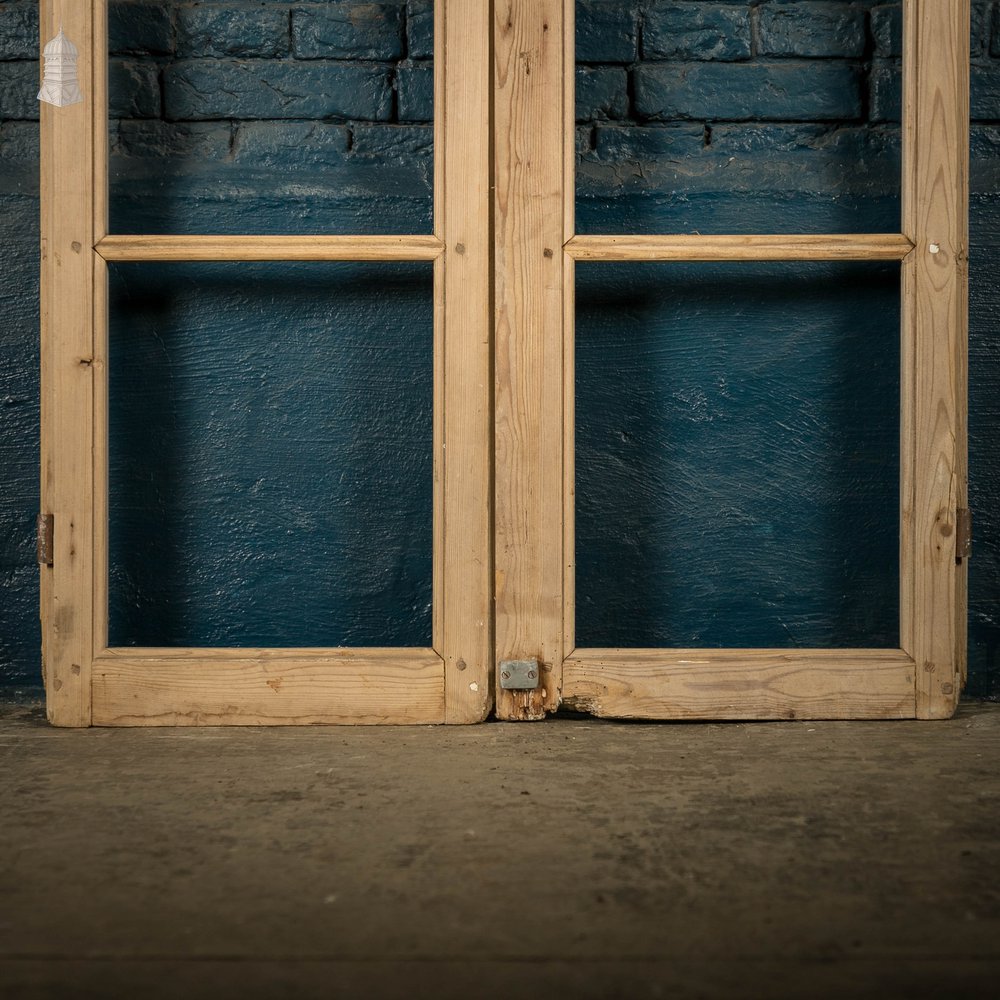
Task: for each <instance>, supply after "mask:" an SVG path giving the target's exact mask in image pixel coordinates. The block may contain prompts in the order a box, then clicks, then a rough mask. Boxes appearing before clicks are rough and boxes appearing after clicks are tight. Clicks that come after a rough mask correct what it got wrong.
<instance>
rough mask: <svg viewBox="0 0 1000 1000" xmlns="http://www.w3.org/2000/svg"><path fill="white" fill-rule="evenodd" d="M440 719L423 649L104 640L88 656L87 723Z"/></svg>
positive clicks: (434, 665) (436, 664) (437, 661)
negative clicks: (157, 645)
mask: <svg viewBox="0 0 1000 1000" xmlns="http://www.w3.org/2000/svg"><path fill="white" fill-rule="evenodd" d="M443 721H444V684H443V664H442V662H441V658H440V657H439V656H438V655H437V653H435V652H434V650H432V649H341V650H307V649H301V650H288V649H271V650H267V649H242V650H239V649H227V650H221V649H203V650H198V649H170V650H154V649H144V650H130V649H116V650H115V649H113V650H106V651H104V652H103V653H102V654H101V655H100V656H98V657H97V658H96V659H95V661H94V714H93V724H94V725H97V726H262V725H270V726H290V725H316V724H324V723H336V724H339V725H373V724H412V725H417V724H436V723H441V722H443Z"/></svg>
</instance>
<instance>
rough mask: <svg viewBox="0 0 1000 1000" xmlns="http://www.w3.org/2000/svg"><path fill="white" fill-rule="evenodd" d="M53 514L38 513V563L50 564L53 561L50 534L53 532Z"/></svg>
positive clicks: (42, 564) (41, 564)
mask: <svg viewBox="0 0 1000 1000" xmlns="http://www.w3.org/2000/svg"><path fill="white" fill-rule="evenodd" d="M55 521H56V519H55V516H54V515H53V514H39V515H38V564H39V566H51V565H52V563H53V561H54V560H53V550H52V536H53V534H54V532H55Z"/></svg>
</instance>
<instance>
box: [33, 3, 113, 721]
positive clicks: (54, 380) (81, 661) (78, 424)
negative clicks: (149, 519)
mask: <svg viewBox="0 0 1000 1000" xmlns="http://www.w3.org/2000/svg"><path fill="white" fill-rule="evenodd" d="M39 27H40V36H41V37H40V39H39V41H40V45H44V44H45V43H46V42H48V41H49V40H50V39H51V38H53V37H54V36H55V35H56V34H57V33H58V31H59V30H60V27H62V28H63V30H64V31H65V32H66V34H67V36H68V37H69V38H70V39H72V40H73V42H74V44H75V45H76V46H77V48H78V49H79V54H80V58H79V63H78V74H79V80H80V86H81V89H82V90H83V93H84V101H83V102H82V103H78V104H73V105H70V106H69V107H63V108H55V107H52V106H51V105H48V104H41V105H40V108H41V177H40V197H41V241H42V245H41V330H42V334H41V336H42V348H41V419H42V427H43V432H42V439H41V444H42V478H41V506H42V512H43V513H44V514H51V515H52V516H53V553H52V554H53V559H52V565H51V566H42V567H41V576H42V578H41V615H42V622H43V626H42V635H43V638H42V662H43V672H44V677H45V693H46V706H47V714H48V718H49V721H50V722H52V723H53V724H54V725H57V726H87V725H89V724H90V717H91V716H90V678H91V661H92V656H93V636H92V629H93V618H94V614H93V609H94V588H93V565H94V535H93V532H94V502H93V498H94V477H93V463H92V454H93V440H94V439H93V430H94V384H95V372H96V370H97V369H98V368H102V367H103V360H102V358H100V357H97V356H96V355H95V331H94V323H95V296H94V277H95V274H96V273H98V271H99V269H98V268H97V266H96V261H95V259H94V258H95V254H94V250H93V247H94V242H95V232H94V219H95V214H96V205H95V191H96V190H97V188H98V187H99V186H101V185H103V178H102V179H101V181H100V184H99V183H98V180H97V178H95V176H94V173H95V143H94V134H95V122H94V120H93V119H94V112H93V109H94V107H95V104H94V95H95V93H103V90H102V88H101V87H98V86H96V85H95V80H96V79H97V77H98V75H99V74H100V73H101V72H102V68H103V67H102V65H101V61H100V60H95V59H94V58H93V53H94V51H95V46H94V45H93V34H94V10H93V6H92V5H91V4H90V3H75V2H71V0H43V2H42V4H41V9H40V18H39ZM95 62H96V63H97V65H95ZM97 162H103V159H101V160H99V161H97Z"/></svg>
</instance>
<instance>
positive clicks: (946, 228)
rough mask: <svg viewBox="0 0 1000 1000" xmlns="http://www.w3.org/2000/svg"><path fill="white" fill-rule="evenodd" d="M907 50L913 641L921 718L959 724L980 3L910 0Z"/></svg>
mask: <svg viewBox="0 0 1000 1000" xmlns="http://www.w3.org/2000/svg"><path fill="white" fill-rule="evenodd" d="M906 6H907V15H906V25H905V26H906V29H907V33H908V35H907V37H906V39H905V50H906V56H905V62H906V84H905V88H904V93H905V98H906V102H907V103H906V106H905V109H904V118H905V122H904V182H903V197H904V202H903V229H904V232H905V234H906V236H907V237H908V238H909V239H910V240H911V241H912V242H913V244H914V246H915V251H914V254H913V261H912V264H911V266H910V268H909V269H908V270H907V273H906V277H905V279H904V288H905V292H906V298H905V301H904V319H903V323H904V343H907V342H908V343H909V345H910V346H909V347H908V348H907V350H906V351H905V352H904V357H905V359H906V361H907V362H908V364H909V366H910V370H909V371H906V370H904V373H903V387H904V396H903V411H904V417H903V427H904V429H905V433H906V435H907V436H906V438H905V439H904V456H903V463H904V467H910V468H912V472H904V474H903V483H904V488H905V490H906V491H908V494H909V495H908V496H906V497H905V498H904V504H905V503H906V502H910V501H912V504H913V513H912V532H910V533H907V534H905V535H904V541H906V542H907V543H909V544H912V546H913V550H912V555H911V556H910V557H909V560H907V558H906V557H905V556H904V557H903V562H904V563H907V562H908V564H909V568H910V571H911V574H912V580H913V584H912V591H911V590H909V588H907V589H906V590H904V592H903V602H904V603H906V602H907V601H910V602H912V604H911V606H910V607H909V608H907V610H906V611H905V613H904V615H903V618H904V621H905V622H906V625H907V630H906V632H905V633H904V638H903V641H904V642H906V643H909V644H910V645H909V646H907V647H905V648H907V652H909V653H911V654H912V656H913V658H914V660H915V662H916V664H917V671H916V702H917V715H918V717H920V718H926V719H937V718H949V717H950V716H951V715H952V714H953V713H954V711H955V708H956V707H957V705H958V699H959V694H960V691H961V687H962V684H963V682H964V677H965V662H966V634H967V623H966V621H965V607H966V573H967V570H966V566H965V565H964V564H961V565H960V564H958V563H957V560H956V547H955V542H956V538H957V532H956V520H957V514H956V512H957V509H958V508H960V507H964V506H966V504H967V496H968V483H967V478H968V476H967V457H966V455H967V447H968V446H967V430H966V423H967V417H966V414H967V406H968V400H967V342H968V332H967V331H968V315H967V314H968V300H967V294H968V289H967V267H968V155H969V153H968V149H969V144H968V138H969V134H968V119H969V114H968V112H969V46H968V38H969V18H970V12H969V0H910V3H909V4H908V5H906Z"/></svg>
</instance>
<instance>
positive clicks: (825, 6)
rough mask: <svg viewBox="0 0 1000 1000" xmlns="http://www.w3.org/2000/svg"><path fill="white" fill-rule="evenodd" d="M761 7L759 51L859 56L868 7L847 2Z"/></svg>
mask: <svg viewBox="0 0 1000 1000" xmlns="http://www.w3.org/2000/svg"><path fill="white" fill-rule="evenodd" d="M757 11H758V39H759V42H758V51H759V53H760V54H761V55H765V56H812V57H826V58H833V57H841V58H851V59H860V58H861V56H862V55H864V51H865V11H864V9H863V8H861V7H855V6H852V5H849V4H846V3H811V2H807V3H802V2H801V0H791V2H784V3H768V4H764V5H763V6H761V7H759V8H758V9H757Z"/></svg>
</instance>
